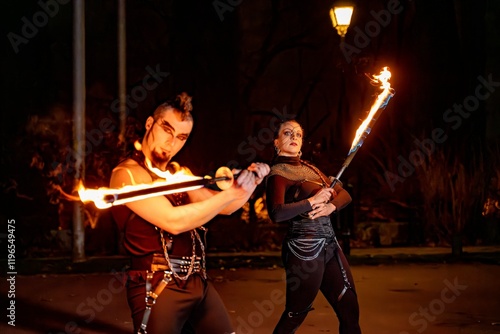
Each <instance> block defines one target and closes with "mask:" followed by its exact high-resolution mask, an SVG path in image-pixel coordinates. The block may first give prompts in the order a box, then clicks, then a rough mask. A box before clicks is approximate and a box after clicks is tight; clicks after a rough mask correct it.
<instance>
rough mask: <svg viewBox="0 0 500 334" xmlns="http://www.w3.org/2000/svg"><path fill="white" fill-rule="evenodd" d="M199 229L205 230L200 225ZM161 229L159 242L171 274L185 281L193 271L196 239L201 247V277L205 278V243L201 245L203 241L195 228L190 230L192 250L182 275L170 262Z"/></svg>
mask: <svg viewBox="0 0 500 334" xmlns="http://www.w3.org/2000/svg"><path fill="white" fill-rule="evenodd" d="M200 228H201V229H203V230H205V228H204V227H203V226H202V227H200ZM163 232H164V231H163V230H161V231H160V237H161V244H162V246H163V254H164V255H165V260H166V261H167V264H168V267H169V268H170V270H171V271H172V274H173V275H174V277H175V278H177V279H180V280H182V281H185V280H187V279H188V278H189V276H191V274H193V272H194V262H195V260H196V240H198V242H199V243H200V249H201V256H202V258H201V260H202V265H201V267H202V268H201V270H202V272H203V277H204V278H206V271H205V245H203V242H202V241H201V238H200V235H199V234H198V232H196V230H195V229H193V230H191V231H190V232H191V240H192V245H193V252H192V255H191V262H190V264H189V269H188V271H187V273H186V275H184V276H179V274H177V273H176V272H175V270H174V268H173V267H172V264H171V263H170V257H169V256H168V250H167V243H166V241H165V237H164V236H163Z"/></svg>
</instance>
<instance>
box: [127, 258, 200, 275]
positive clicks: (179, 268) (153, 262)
mask: <svg viewBox="0 0 500 334" xmlns="http://www.w3.org/2000/svg"><path fill="white" fill-rule="evenodd" d="M169 259H170V264H171V266H172V267H171V268H170V267H169V265H168V263H167V260H166V259H165V256H164V255H163V254H152V255H148V256H143V257H132V263H131V270H151V271H168V270H171V269H173V271H175V272H176V273H178V274H181V273H187V272H188V271H189V268H190V267H191V257H190V256H181V257H174V256H170V257H169ZM201 270H202V265H201V257H199V256H197V257H196V258H195V260H194V262H193V272H194V273H198V272H200V271H201Z"/></svg>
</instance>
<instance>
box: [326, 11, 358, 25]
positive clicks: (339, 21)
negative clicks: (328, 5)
mask: <svg viewBox="0 0 500 334" xmlns="http://www.w3.org/2000/svg"><path fill="white" fill-rule="evenodd" d="M353 10H354V8H353V7H352V6H345V7H333V8H332V9H330V17H331V19H332V23H333V27H334V28H336V27H337V26H338V25H340V26H349V24H351V17H352V12H353Z"/></svg>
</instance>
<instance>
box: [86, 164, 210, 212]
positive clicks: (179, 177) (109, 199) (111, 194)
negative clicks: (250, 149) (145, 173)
mask: <svg viewBox="0 0 500 334" xmlns="http://www.w3.org/2000/svg"><path fill="white" fill-rule="evenodd" d="M152 171H154V172H155V173H157V174H160V175H159V176H161V177H162V178H164V180H158V181H155V182H152V183H145V184H136V185H126V186H124V187H122V188H105V187H102V188H99V189H86V188H85V187H84V186H83V184H80V188H79V190H78V195H79V196H80V200H81V201H82V202H83V203H87V202H94V204H95V206H96V207H97V208H99V209H107V208H110V207H111V206H113V205H120V204H124V203H128V202H132V201H137V200H141V199H145V198H150V197H154V196H160V195H167V194H170V193H173V192H184V191H190V190H194V189H199V188H201V187H203V186H201V185H196V186H191V187H186V188H182V189H178V188H177V189H175V191H174V190H167V191H158V192H155V189H158V188H159V187H164V186H166V185H175V184H178V183H181V182H185V181H193V180H201V179H203V177H200V176H194V175H192V174H191V173H190V171H189V170H188V169H185V168H181V169H179V170H178V171H176V172H175V173H173V174H172V173H170V172H168V171H166V172H162V171H160V170H159V169H156V168H154V169H152ZM143 189H149V190H151V192H149V193H147V194H143V195H140V196H134V197H129V198H123V199H119V198H118V197H119V195H122V194H127V193H130V192H133V191H137V190H143ZM114 199H115V200H114Z"/></svg>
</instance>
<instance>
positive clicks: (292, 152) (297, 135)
mask: <svg viewBox="0 0 500 334" xmlns="http://www.w3.org/2000/svg"><path fill="white" fill-rule="evenodd" d="M303 135H304V132H303V131H302V127H301V126H300V125H299V123H297V122H295V121H288V122H285V123H283V124H282V125H281V127H280V129H279V132H278V138H276V139H275V140H274V146H276V147H277V148H278V149H279V154H278V155H282V156H286V157H296V156H298V155H299V152H300V150H301V148H302V137H303Z"/></svg>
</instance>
